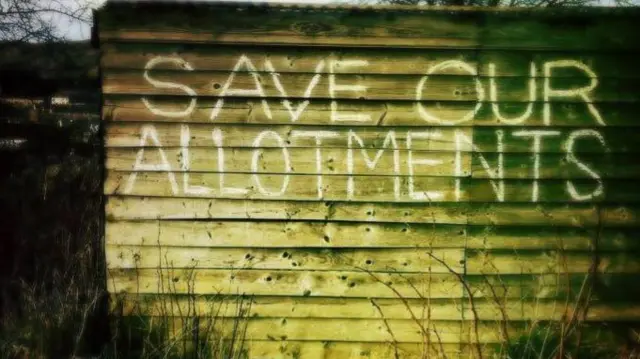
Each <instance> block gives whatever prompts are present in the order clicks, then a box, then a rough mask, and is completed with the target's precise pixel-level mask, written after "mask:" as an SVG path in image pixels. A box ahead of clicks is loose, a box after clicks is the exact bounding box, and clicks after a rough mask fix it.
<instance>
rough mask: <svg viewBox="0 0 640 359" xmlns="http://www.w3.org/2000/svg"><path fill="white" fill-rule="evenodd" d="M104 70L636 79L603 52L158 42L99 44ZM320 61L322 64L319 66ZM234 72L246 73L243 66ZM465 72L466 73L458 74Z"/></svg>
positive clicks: (632, 68)
mask: <svg viewBox="0 0 640 359" xmlns="http://www.w3.org/2000/svg"><path fill="white" fill-rule="evenodd" d="M102 50H103V52H104V54H103V56H102V58H101V66H102V68H103V69H127V70H144V68H145V65H146V64H147V63H149V61H152V60H153V59H154V58H157V57H160V58H163V59H178V60H180V61H182V62H183V63H188V64H189V65H190V66H191V68H193V69H194V70H201V71H202V70H204V71H207V70H209V71H210V70H232V69H234V68H235V67H236V65H237V64H238V62H239V61H240V60H241V57H242V56H245V57H246V58H247V59H248V60H249V61H251V64H252V65H253V66H254V68H255V69H256V71H258V72H272V71H274V70H275V71H276V72H278V73H290V72H311V73H330V69H329V63H330V62H333V68H332V69H331V70H333V73H338V74H341V73H357V74H413V75H424V74H426V73H427V72H428V71H429V69H430V68H432V67H434V66H436V65H438V64H440V63H442V62H445V61H452V60H454V61H461V62H464V63H466V64H468V65H469V66H470V67H471V68H473V69H474V70H476V72H477V73H478V74H479V75H480V76H489V75H491V73H492V72H491V70H490V66H489V65H490V64H494V65H495V69H496V70H495V74H496V75H497V76H524V77H527V76H530V74H531V71H530V64H531V63H532V62H533V63H534V64H535V66H536V70H537V71H536V72H535V74H534V76H535V77H544V71H542V69H543V66H544V64H545V63H547V62H551V61H559V60H573V61H578V62H580V63H583V64H584V65H586V66H587V67H588V68H589V69H590V70H591V71H593V72H594V73H595V74H596V75H597V76H598V77H624V78H628V77H638V76H640V73H638V72H637V71H636V70H637V66H636V63H635V61H634V59H633V57H631V56H630V57H622V56H619V55H618V54H612V53H603V52H582V53H576V52H569V51H564V52H562V51H556V52H553V51H548V52H534V51H513V50H512V51H508V50H506V51H505V50H480V51H477V50H475V51H474V50H465V49H429V50H426V49H406V48H388V49H387V50H385V51H384V52H381V51H380V50H379V49H368V48H355V49H354V48H343V47H333V48H331V47H328V48H317V47H316V48H304V47H295V46H293V47H292V46H268V45H261V46H251V47H247V46H236V45H232V46H228V45H216V46H211V45H206V44H193V43H192V44H157V43H136V44H131V43H106V44H104V45H103V46H102ZM345 60H346V61H356V62H355V63H358V64H360V66H348V63H347V62H345ZM322 61H325V63H324V64H323V65H324V66H323V65H320V68H318V66H319V64H320V63H321V62H322ZM153 68H154V69H157V70H181V71H184V67H180V66H176V63H174V62H172V61H171V60H169V61H157V60H155V62H154V66H153ZM236 71H238V72H246V71H249V69H248V68H246V67H245V66H241V67H239V68H238V69H237V70H236ZM437 73H439V74H449V75H459V74H461V72H460V69H457V70H456V69H455V68H453V69H452V68H442V69H441V70H439V71H438V72H437ZM463 74H465V75H466V74H467V73H463ZM552 75H553V77H581V76H585V73H584V71H582V70H579V69H577V68H575V67H573V68H557V69H554V71H553V74H552Z"/></svg>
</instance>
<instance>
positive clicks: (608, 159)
mask: <svg viewBox="0 0 640 359" xmlns="http://www.w3.org/2000/svg"><path fill="white" fill-rule="evenodd" d="M471 158H472V160H471V161H472V162H471V176H472V177H473V178H499V176H498V169H499V160H500V157H499V154H497V153H474V154H472V157H471ZM568 158H569V156H568V155H567V154H560V153H544V154H541V155H539V156H538V165H537V168H538V174H537V176H538V178H540V179H552V178H563V179H581V178H593V177H592V176H590V175H589V174H588V173H586V172H584V170H581V169H580V167H579V166H578V165H577V164H576V163H575V162H574V161H569V160H568ZM576 159H577V160H578V161H579V162H580V163H581V164H584V165H586V166H587V167H589V168H590V169H592V170H593V171H594V172H595V173H597V174H598V175H599V176H600V177H601V178H620V179H622V178H626V179H633V178H639V177H640V163H639V161H638V160H637V156H636V155H626V154H611V153H600V154H598V153H581V154H579V155H577V156H576ZM534 163H535V155H532V154H525V153H504V154H502V177H503V178H508V179H517V178H518V179H527V178H534V177H535V173H534ZM487 167H489V169H487Z"/></svg>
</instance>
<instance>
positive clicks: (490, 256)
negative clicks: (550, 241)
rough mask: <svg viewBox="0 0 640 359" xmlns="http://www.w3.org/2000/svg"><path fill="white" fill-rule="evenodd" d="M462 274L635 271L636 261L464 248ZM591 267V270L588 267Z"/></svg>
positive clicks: (639, 264) (639, 263)
mask: <svg viewBox="0 0 640 359" xmlns="http://www.w3.org/2000/svg"><path fill="white" fill-rule="evenodd" d="M465 255H466V261H465V262H466V265H465V268H466V273H468V274H470V275H474V274H477V275H480V274H501V275H502V274H546V273H557V274H563V275H564V274H567V273H588V272H589V271H590V270H595V271H598V272H602V273H638V272H640V260H639V258H638V255H637V254H634V253H595V252H594V253H588V252H565V251H557V250H555V251H554V250H549V251H544V252H541V251H533V250H521V251H504V250H503V251H495V250H494V251H474V250H470V251H466V253H465ZM592 267H593V269H592Z"/></svg>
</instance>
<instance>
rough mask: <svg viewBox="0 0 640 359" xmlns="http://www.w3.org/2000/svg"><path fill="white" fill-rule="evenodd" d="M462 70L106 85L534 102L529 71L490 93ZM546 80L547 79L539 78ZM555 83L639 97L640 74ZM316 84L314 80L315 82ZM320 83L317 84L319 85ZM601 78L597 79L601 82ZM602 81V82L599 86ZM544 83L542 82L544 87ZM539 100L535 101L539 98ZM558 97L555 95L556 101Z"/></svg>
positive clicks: (122, 80)
mask: <svg viewBox="0 0 640 359" xmlns="http://www.w3.org/2000/svg"><path fill="white" fill-rule="evenodd" d="M464 71H465V70H461V71H460V73H459V75H458V76H451V75H441V74H432V75H429V76H428V79H427V80H425V79H426V78H425V77H424V76H423V75H393V74H332V75H331V76H329V75H326V74H325V75H317V74H314V73H284V74H277V73H275V72H261V73H260V72H251V73H247V72H237V73H232V72H230V71H196V70H194V71H173V70H153V71H148V73H147V75H148V76H147V78H145V72H144V71H136V70H129V71H127V70H111V71H106V72H105V73H104V74H103V75H102V91H103V92H104V93H105V94H110V95H139V96H149V95H172V96H189V97H192V96H194V94H193V93H189V92H188V91H186V90H185V88H184V87H178V86H175V85H173V86H158V85H157V84H155V85H154V83H153V82H151V81H149V79H151V80H153V81H157V82H160V83H164V84H166V83H172V84H180V85H182V86H187V87H188V88H190V89H191V91H193V92H195V94H197V95H198V96H220V97H222V98H226V97H250V98H258V99H259V98H264V97H267V98H287V99H289V98H290V99H292V100H304V99H306V98H310V99H316V98H320V99H360V100H387V101H388V100H407V99H409V100H416V99H420V100H422V99H424V100H429V101H482V100H484V99H485V96H487V100H493V101H496V100H499V101H508V102H529V101H532V100H534V99H532V97H531V94H530V88H529V83H530V78H529V77H495V78H493V82H494V83H495V86H496V89H499V90H496V91H497V96H499V98H496V99H490V98H489V97H488V96H489V95H488V91H489V90H488V87H489V83H490V80H489V78H488V77H481V76H476V75H469V73H468V72H467V74H466V75H464V74H463V73H464ZM539 82H543V81H539ZM547 82H548V84H549V86H550V88H552V89H580V88H589V87H593V89H592V90H590V91H589V92H588V96H587V97H586V98H585V97H584V96H577V95H574V96H563V97H561V98H560V101H562V102H576V103H585V102H589V103H592V102H594V103H600V102H615V103H619V102H638V101H640V95H638V94H637V91H635V89H636V88H637V86H638V84H639V83H640V80H638V79H634V78H613V77H605V78H598V79H597V80H595V79H592V78H590V77H589V76H588V75H586V74H585V75H582V76H579V77H558V78H551V79H549V80H548V81H545V83H547ZM332 83H334V84H339V85H344V86H351V87H352V88H351V89H349V90H342V91H338V87H337V86H336V85H332ZM310 84H311V85H310ZM314 84H315V85H314ZM596 84H597V85H596ZM594 85H596V86H594ZM541 87H542V83H541V84H540V88H541ZM540 88H538V87H536V92H537V94H536V96H537V97H536V99H535V100H537V101H541V100H542V98H543V94H542V91H541V90H540ZM535 100H534V101H535ZM555 100H558V98H557V97H553V98H552V99H551V101H555Z"/></svg>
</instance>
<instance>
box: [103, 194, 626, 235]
mask: <svg viewBox="0 0 640 359" xmlns="http://www.w3.org/2000/svg"><path fill="white" fill-rule="evenodd" d="M607 208H608V207H607ZM106 213H107V216H108V218H111V219H123V220H143V219H194V218H195V219H250V220H295V221H360V222H367V223H373V222H385V223H388V222H401V223H428V224H435V223H449V224H466V223H469V224H477V225H516V226H527V225H529V226H531V225H535V226H569V227H589V226H596V225H597V224H598V223H599V219H598V218H599V217H598V210H597V207H596V205H595V204H593V203H588V204H577V203H575V204H550V203H549V204H544V203H538V204H529V203H491V204H470V203H433V204H430V205H428V206H425V204H424V203H358V202H324V203H323V202H314V201H295V202H292V201H261V200H255V201H250V200H224V199H215V200H214V199H204V198H177V197H176V198H168V197H167V198H153V197H119V196H111V197H109V198H108V201H107V205H106ZM610 224H611V225H615V224H616V223H613V222H611V223H610Z"/></svg>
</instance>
